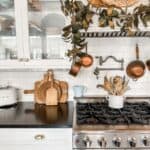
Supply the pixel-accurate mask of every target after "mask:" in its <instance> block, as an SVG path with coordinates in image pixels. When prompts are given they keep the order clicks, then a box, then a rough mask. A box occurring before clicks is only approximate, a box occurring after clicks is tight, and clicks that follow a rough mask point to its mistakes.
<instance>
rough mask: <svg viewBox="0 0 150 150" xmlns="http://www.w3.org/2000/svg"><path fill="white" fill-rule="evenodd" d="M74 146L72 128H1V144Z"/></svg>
mask: <svg viewBox="0 0 150 150" xmlns="http://www.w3.org/2000/svg"><path fill="white" fill-rule="evenodd" d="M5 144H6V145H29V144H33V145H34V144H50V145H52V146H54V145H56V146H57V145H59V146H61V145H62V146H63V145H66V146H67V145H68V146H69V147H70V146H72V130H71V129H52V128H51V129H0V145H1V146H2V145H5Z"/></svg>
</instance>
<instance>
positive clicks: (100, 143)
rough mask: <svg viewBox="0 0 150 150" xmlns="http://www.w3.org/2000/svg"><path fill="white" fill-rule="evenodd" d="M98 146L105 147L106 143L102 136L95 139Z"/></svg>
mask: <svg viewBox="0 0 150 150" xmlns="http://www.w3.org/2000/svg"><path fill="white" fill-rule="evenodd" d="M97 142H98V144H99V146H100V147H103V148H105V147H106V145H107V141H106V139H105V138H104V137H102V138H101V139H100V140H98V141H97Z"/></svg>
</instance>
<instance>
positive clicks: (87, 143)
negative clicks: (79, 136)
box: [83, 136, 92, 148]
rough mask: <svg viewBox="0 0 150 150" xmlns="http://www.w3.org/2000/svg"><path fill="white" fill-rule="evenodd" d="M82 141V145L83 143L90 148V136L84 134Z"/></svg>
mask: <svg viewBox="0 0 150 150" xmlns="http://www.w3.org/2000/svg"><path fill="white" fill-rule="evenodd" d="M83 143H84V145H85V147H86V148H90V147H91V144H92V141H91V140H90V138H89V137H88V136H86V137H84V139H83Z"/></svg>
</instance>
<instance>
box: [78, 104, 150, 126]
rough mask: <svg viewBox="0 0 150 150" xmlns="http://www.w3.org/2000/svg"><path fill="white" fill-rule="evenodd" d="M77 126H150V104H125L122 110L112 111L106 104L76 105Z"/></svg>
mask: <svg viewBox="0 0 150 150" xmlns="http://www.w3.org/2000/svg"><path fill="white" fill-rule="evenodd" d="M76 111H77V112H76V113H77V116H76V117H77V118H76V119H77V124H78V125H101V124H102V125H132V124H136V125H137V124H140V125H150V104H149V103H147V102H140V103H129V102H126V103H125V105H124V108H122V109H112V108H109V107H108V103H107V102H96V103H80V102H78V103H77V105H76Z"/></svg>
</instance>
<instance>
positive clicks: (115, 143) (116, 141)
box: [113, 137, 121, 147]
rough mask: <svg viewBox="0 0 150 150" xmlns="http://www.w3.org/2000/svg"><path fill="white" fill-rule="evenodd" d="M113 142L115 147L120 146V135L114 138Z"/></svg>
mask: <svg viewBox="0 0 150 150" xmlns="http://www.w3.org/2000/svg"><path fill="white" fill-rule="evenodd" d="M113 143H114V145H115V146H116V147H120V146H121V138H120V137H116V138H114V139H113Z"/></svg>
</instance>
